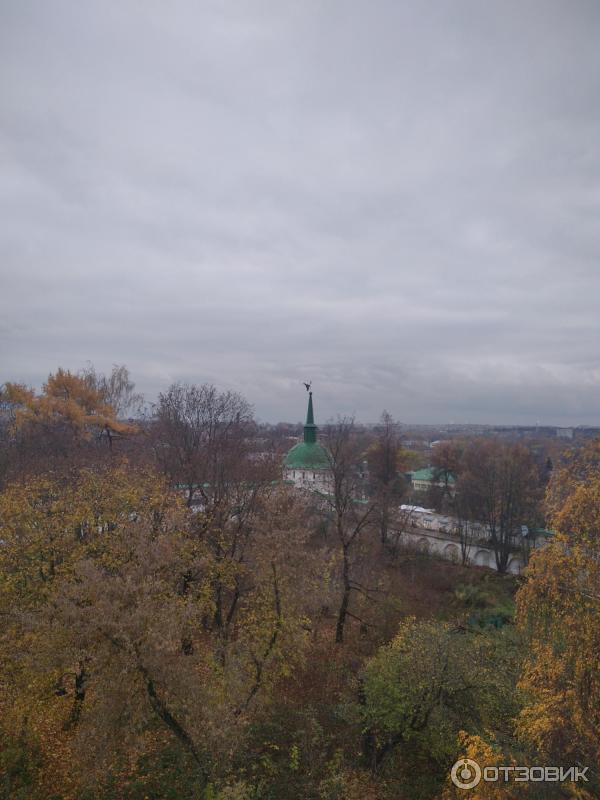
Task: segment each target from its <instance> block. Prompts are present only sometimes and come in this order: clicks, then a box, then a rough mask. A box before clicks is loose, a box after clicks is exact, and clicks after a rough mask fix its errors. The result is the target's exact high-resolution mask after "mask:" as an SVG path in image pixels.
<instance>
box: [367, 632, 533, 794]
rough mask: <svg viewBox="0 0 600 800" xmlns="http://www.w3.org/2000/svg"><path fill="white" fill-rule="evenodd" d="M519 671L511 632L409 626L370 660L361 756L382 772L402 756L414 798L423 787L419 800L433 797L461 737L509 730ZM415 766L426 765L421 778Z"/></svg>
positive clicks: (406, 778)
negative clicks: (463, 733) (465, 733)
mask: <svg viewBox="0 0 600 800" xmlns="http://www.w3.org/2000/svg"><path fill="white" fill-rule="evenodd" d="M517 664H518V650H517V645H516V642H515V641H514V637H513V636H512V633H511V632H510V631H506V630H505V631H503V632H493V633H491V632H490V633H487V632H486V633H482V632H478V633H474V632H470V631H468V630H465V629H464V628H462V627H456V626H452V625H450V624H448V623H442V622H437V621H435V620H431V621H419V620H416V619H414V618H409V619H406V620H405V621H404V622H403V623H402V624H401V625H400V629H399V631H398V633H397V635H396V636H395V638H394V639H393V640H392V641H391V642H390V643H389V644H387V645H385V646H383V647H382V648H380V650H379V651H378V653H377V654H376V655H375V656H374V657H373V658H372V659H370V660H369V661H368V663H367V666H366V669H365V671H364V675H363V679H362V697H361V709H362V710H361V713H362V718H363V725H364V731H365V735H364V737H363V753H364V756H365V757H366V759H367V760H368V761H369V763H370V765H371V768H372V769H373V770H374V771H376V772H377V771H380V770H381V769H382V768H383V767H384V765H385V763H386V762H387V761H388V760H389V759H392V758H393V756H394V755H395V753H399V760H398V764H399V766H400V769H401V770H402V765H403V764H409V765H410V770H409V771H408V774H407V775H406V776H405V780H406V781H407V783H408V786H409V787H410V788H412V791H410V792H409V795H410V796H413V795H414V794H416V791H415V789H416V787H417V786H419V781H421V784H422V783H424V782H425V783H427V782H429V788H428V791H427V793H426V794H420V796H434V788H435V782H438V783H439V782H441V781H442V780H443V777H444V773H445V770H446V769H447V766H448V765H449V764H451V763H452V761H453V760H454V757H455V747H456V744H455V743H456V737H457V735H458V733H459V732H460V731H461V730H470V732H471V733H477V732H483V731H485V730H486V729H487V728H489V727H493V728H495V729H496V730H501V731H503V732H504V733H506V732H507V731H508V730H510V720H511V716H512V714H513V713H514V712H515V710H516V704H515V703H514V701H513V700H511V698H514V691H513V687H514V681H515V680H516V668H517ZM418 765H422V766H423V767H425V766H426V770H425V771H424V773H423V774H421V775H420V770H419V766H418ZM432 781H433V785H432V783H431V782H432ZM419 788H420V791H421V793H423V785H420V786H419Z"/></svg>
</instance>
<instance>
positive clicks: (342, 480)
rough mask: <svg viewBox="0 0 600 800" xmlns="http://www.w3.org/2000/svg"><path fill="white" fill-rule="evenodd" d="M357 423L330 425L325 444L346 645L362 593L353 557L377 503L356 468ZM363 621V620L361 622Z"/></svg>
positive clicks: (338, 637) (339, 632) (339, 628)
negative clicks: (355, 595)
mask: <svg viewBox="0 0 600 800" xmlns="http://www.w3.org/2000/svg"><path fill="white" fill-rule="evenodd" d="M353 434H354V419H353V418H351V417H340V418H339V419H338V420H337V422H335V423H331V424H329V425H327V427H326V430H325V437H324V444H325V448H326V451H327V455H328V459H329V469H330V473H331V490H330V493H329V494H328V495H327V497H326V503H327V505H328V507H329V509H330V512H331V514H332V517H333V526H334V529H335V535H336V538H337V541H338V545H339V548H340V555H341V561H342V597H341V600H340V606H339V611H338V615H337V624H336V629H335V641H336V642H337V643H338V644H339V643H341V642H343V641H344V629H345V626H346V621H347V619H348V617H351V618H355V615H354V614H353V613H352V612H351V611H350V598H351V594H352V592H354V591H363V590H364V587H361V586H360V585H359V584H358V583H357V581H356V580H355V579H354V575H353V557H354V553H355V550H356V546H357V544H358V541H359V538H360V535H361V533H362V532H363V531H364V529H365V528H366V526H367V525H368V524H369V523H370V522H372V520H373V518H374V511H375V503H374V502H373V501H372V500H366V499H364V486H363V480H362V478H361V475H360V473H359V470H358V468H357V464H358V461H359V460H360V456H361V451H360V449H359V447H357V442H356V440H355V439H354V437H353ZM359 621H360V620H359Z"/></svg>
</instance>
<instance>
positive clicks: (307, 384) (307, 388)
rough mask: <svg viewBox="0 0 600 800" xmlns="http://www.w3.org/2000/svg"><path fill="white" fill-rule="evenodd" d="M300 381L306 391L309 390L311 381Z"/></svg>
mask: <svg viewBox="0 0 600 800" xmlns="http://www.w3.org/2000/svg"><path fill="white" fill-rule="evenodd" d="M302 383H303V384H304V385H305V386H306V391H307V392H310V387H311V386H312V381H310V382H309V383H307V382H306V381H302Z"/></svg>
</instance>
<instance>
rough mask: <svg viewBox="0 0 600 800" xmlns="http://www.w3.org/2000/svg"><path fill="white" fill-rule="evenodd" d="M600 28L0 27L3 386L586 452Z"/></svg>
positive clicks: (596, 12)
mask: <svg viewBox="0 0 600 800" xmlns="http://www.w3.org/2000/svg"><path fill="white" fill-rule="evenodd" d="M599 34H600V8H599V7H598V5H597V3H595V2H593V1H592V0H589V1H588V0H576V2H573V3H569V4H565V3H563V2H555V1H554V0H527V1H526V2H516V1H515V2H513V1H512V0H511V1H509V2H489V3H479V2H476V1H475V0H471V1H470V2H466V1H459V2H456V0H454V1H453V2H450V1H449V0H448V2H439V3H435V4H423V3H417V2H410V3H396V2H393V1H392V0H389V2H380V3H376V4H365V3H360V2H342V0H325V2H321V1H320V0H319V2H317V0H314V2H313V1H312V0H308V2H302V3H297V2H293V1H292V0H289V1H288V0H278V2H275V1H274V0H270V1H269V2H267V1H266V0H264V1H263V2H260V1H259V0H252V1H251V2H248V3H230V4H223V3H217V2H209V1H208V0H206V2H201V3H196V2H189V3H184V2H175V3H169V4H164V3H159V2H141V0H140V2H134V0H130V1H129V2H125V3H119V4H107V3H103V2H99V0H98V2H92V1H90V2H88V3H78V2H75V0H72V1H71V2H63V1H61V0H56V2H53V3H44V2H42V1H41V0H37V2H36V1H34V0H20V2H19V3H13V4H10V3H5V4H3V5H2V7H1V8H0V67H1V68H0V170H1V175H2V180H1V182H0V214H1V218H2V225H1V226H0V280H1V294H0V356H1V358H2V372H1V375H0V379H15V380H25V381H27V382H30V383H34V384H39V383H41V382H42V381H43V379H44V378H45V376H46V374H47V372H48V371H50V370H53V369H54V368H55V367H56V366H58V365H62V366H65V367H70V368H73V369H77V368H79V367H81V366H83V364H84V363H85V362H86V361H87V360H88V359H89V360H92V361H93V362H94V363H95V364H96V366H97V367H98V368H100V369H107V368H110V365H111V364H112V363H113V362H125V363H127V365H128V366H129V367H130V369H131V371H132V373H133V375H134V378H135V379H136V380H137V383H138V386H139V387H140V388H141V389H142V390H143V391H145V392H146V393H147V394H148V395H149V396H150V397H153V396H155V395H156V393H157V392H158V391H160V390H161V389H163V388H165V387H166V386H167V385H168V383H169V382H170V381H172V380H175V379H183V380H194V381H203V380H212V381H214V382H216V383H217V384H219V385H221V386H226V387H229V388H235V389H238V390H240V391H242V392H244V393H245V394H246V395H247V396H248V397H249V399H250V400H251V401H252V402H253V403H254V404H255V406H256V410H257V413H258V415H259V416H260V417H261V418H263V419H271V420H277V419H296V418H299V417H300V416H301V413H302V410H303V409H302V404H303V400H302V395H301V394H300V392H299V389H300V388H301V387H300V386H299V382H300V381H301V380H302V379H305V378H306V377H310V378H312V379H313V381H314V383H315V389H316V392H317V396H316V397H317V402H318V405H317V413H318V416H319V417H320V419H324V418H326V417H328V416H331V415H333V414H335V413H337V412H342V413H344V412H356V414H357V415H358V417H359V418H361V419H363V420H372V419H375V418H377V417H378V415H379V413H380V412H381V410H382V408H383V407H386V408H387V409H388V410H390V411H391V412H392V413H393V414H394V415H396V416H397V417H398V418H400V419H402V420H405V421H449V420H454V421H467V420H468V421H471V422H479V421H487V422H532V421H535V420H540V421H541V422H547V423H557V424H572V423H589V424H594V423H595V424H600V319H599V313H598V305H599V304H598V298H599V296H600V266H599V263H598V261H599V256H600V223H599V219H600V145H599V144H598V143H599V142H600V49H599V48H598V46H597V42H598V36H599Z"/></svg>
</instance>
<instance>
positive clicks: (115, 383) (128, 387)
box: [79, 364, 144, 420]
mask: <svg viewBox="0 0 600 800" xmlns="http://www.w3.org/2000/svg"><path fill="white" fill-rule="evenodd" d="M79 375H80V377H82V378H83V380H84V381H85V383H86V384H87V385H88V386H89V387H90V389H93V390H94V391H95V392H97V393H98V395H99V396H100V397H101V398H102V400H103V401H104V402H105V403H106V404H107V405H109V406H110V407H111V408H112V409H113V411H114V412H115V414H116V416H117V419H120V420H122V419H126V418H136V417H139V416H140V414H141V413H142V409H143V406H144V397H143V395H142V394H140V392H136V391H135V383H134V382H133V380H132V379H131V375H130V374H129V370H128V369H127V367H126V366H125V365H124V364H115V365H114V366H113V368H112V370H111V372H110V375H105V374H103V373H101V372H98V371H97V370H96V368H95V367H94V365H93V364H90V365H89V366H88V367H86V368H85V369H83V370H81V372H80V373H79Z"/></svg>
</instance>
